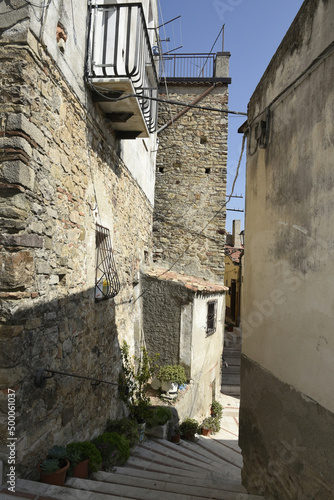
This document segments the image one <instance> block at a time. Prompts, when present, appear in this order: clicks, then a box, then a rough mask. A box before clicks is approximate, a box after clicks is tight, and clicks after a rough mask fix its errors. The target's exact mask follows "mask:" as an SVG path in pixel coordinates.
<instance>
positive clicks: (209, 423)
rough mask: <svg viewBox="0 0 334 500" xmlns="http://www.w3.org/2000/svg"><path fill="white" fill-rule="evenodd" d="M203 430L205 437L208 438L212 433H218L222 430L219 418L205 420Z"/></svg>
mask: <svg viewBox="0 0 334 500" xmlns="http://www.w3.org/2000/svg"><path fill="white" fill-rule="evenodd" d="M201 429H202V434H203V436H208V435H209V434H211V432H212V433H214V432H218V431H219V429H220V423H219V419H218V418H217V417H207V418H205V419H204V420H203V422H202V425H201Z"/></svg>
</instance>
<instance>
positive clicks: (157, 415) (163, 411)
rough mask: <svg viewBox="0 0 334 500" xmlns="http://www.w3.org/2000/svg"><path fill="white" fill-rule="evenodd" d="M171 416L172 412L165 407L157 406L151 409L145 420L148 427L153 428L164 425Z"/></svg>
mask: <svg viewBox="0 0 334 500" xmlns="http://www.w3.org/2000/svg"><path fill="white" fill-rule="evenodd" d="M172 416H173V413H172V410H171V409H170V408H167V407H166V406H158V408H152V409H151V410H150V412H149V415H148V417H147V418H146V424H147V426H148V427H155V426H157V425H165V424H166V423H167V422H168V421H169V420H171V418H172Z"/></svg>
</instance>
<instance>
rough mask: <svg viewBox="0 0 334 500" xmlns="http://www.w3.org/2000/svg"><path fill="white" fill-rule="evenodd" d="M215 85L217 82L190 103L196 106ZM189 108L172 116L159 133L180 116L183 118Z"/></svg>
mask: <svg viewBox="0 0 334 500" xmlns="http://www.w3.org/2000/svg"><path fill="white" fill-rule="evenodd" d="M215 86H216V84H215V83H214V84H213V85H211V87H209V88H208V89H206V91H205V92H203V94H201V95H199V96H198V97H196V99H195V100H194V101H192V102H191V103H190V105H191V106H194V105H195V104H197V103H198V102H200V101H201V100H202V99H204V97H206V96H207V95H208V94H209V93H210V92H211V90H213V89H214V88H215ZM189 109H190V107H189V108H185V109H183V110H182V111H180V112H179V113H178V114H177V115H176V116H175V117H174V118H171V119H170V120H168V122H167V123H165V125H163V126H162V127H160V128H159V130H158V131H157V134H160V132H162V131H163V130H165V128H167V127H169V126H170V125H171V124H172V123H174V122H175V121H177V120H178V119H179V118H181V116H183V115H184V114H185V113H187V112H188V111H189Z"/></svg>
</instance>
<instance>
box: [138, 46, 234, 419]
mask: <svg viewBox="0 0 334 500" xmlns="http://www.w3.org/2000/svg"><path fill="white" fill-rule="evenodd" d="M229 57H230V54H229V53H225V52H224V53H219V54H208V55H196V54H192V55H190V54H186V55H183V54H178V55H177V56H175V57H174V56H173V57H171V58H169V57H168V56H166V57H164V58H163V61H162V64H161V68H162V71H163V74H162V78H161V85H160V90H159V97H160V98H161V99H162V100H168V101H172V102H174V104H173V105H172V106H171V105H170V104H168V103H164V102H162V103H160V105H159V113H158V131H157V133H158V138H159V150H158V155H157V170H156V184H155V203H154V215H153V218H154V222H153V244H154V258H153V260H154V262H155V264H156V266H157V268H156V271H154V272H150V271H148V272H147V273H146V275H145V277H144V283H145V284H146V292H145V294H144V297H143V311H144V316H143V326H144V332H145V341H146V345H147V346H148V349H149V351H150V352H152V353H154V352H159V353H160V361H161V362H162V363H164V364H175V363H177V364H181V365H182V366H184V367H185V369H186V373H187V375H188V377H190V378H191V380H192V382H193V383H192V386H191V390H190V391H188V393H187V397H186V399H185V400H184V401H183V407H182V410H181V409H180V412H181V414H182V415H181V416H182V417H186V416H191V417H196V418H202V417H203V416H207V414H208V412H209V408H210V404H211V402H212V400H213V399H215V398H216V397H217V395H218V393H219V391H220V379H221V362H222V350H223V331H224V330H223V327H224V321H225V292H226V290H227V288H226V287H225V286H224V245H225V217H226V210H225V204H224V203H225V197H226V162H227V123H228V119H227V110H228V108H227V104H228V84H229V83H230V82H231V79H230V78H229V74H228V73H229V72H228V67H229ZM199 65H201V66H202V69H201V71H199V73H198V72H197V74H196V75H195V74H194V73H192V72H193V70H191V71H192V72H191V71H190V72H189V70H188V68H189V67H191V68H195V73H196V71H197V69H196V68H197V67H198V66H199ZM166 86H167V88H168V92H167V90H166ZM177 102H180V103H183V104H185V103H186V104H190V105H194V106H196V105H197V106H198V107H201V108H204V109H196V107H194V108H191V107H187V106H184V105H183V106H182V105H175V103H177ZM205 108H209V109H205ZM210 108H211V109H212V108H214V109H215V110H216V111H215V112H213V111H212V110H211V111H210ZM220 110H221V111H222V112H220ZM217 111H218V112H217ZM160 267H161V269H159V268H160ZM185 283H187V284H186V285H185ZM199 283H200V284H199ZM191 284H193V288H191ZM197 284H198V288H197ZM188 285H189V286H188ZM210 290H211V291H212V290H213V292H212V293H213V296H211V293H210ZM209 318H210V319H209ZM210 321H211V322H214V323H215V327H214V329H213V331H212V334H211V333H208V331H209V330H210V328H209V327H208V324H209V323H210Z"/></svg>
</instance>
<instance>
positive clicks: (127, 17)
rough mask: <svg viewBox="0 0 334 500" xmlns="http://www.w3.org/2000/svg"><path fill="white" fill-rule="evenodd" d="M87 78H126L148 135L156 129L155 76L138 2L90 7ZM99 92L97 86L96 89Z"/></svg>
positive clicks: (144, 24)
mask: <svg viewBox="0 0 334 500" xmlns="http://www.w3.org/2000/svg"><path fill="white" fill-rule="evenodd" d="M87 76H88V79H89V80H90V81H91V83H92V84H93V85H94V79H103V80H104V81H107V80H108V79H109V80H112V79H118V80H119V79H130V80H131V83H132V85H133V88H134V91H135V94H136V95H138V96H140V98H139V99H138V102H139V105H140V107H141V110H142V113H143V115H144V118H145V121H146V124H147V127H148V130H149V132H153V131H154V130H155V127H156V113H157V103H156V101H153V100H151V99H145V97H153V98H156V97H157V95H158V75H157V72H156V68H155V61H154V58H153V54H152V49H151V43H150V39H149V35H148V30H147V26H146V21H145V17H144V12H143V8H142V4H141V3H127V4H121V3H119V4H113V5H111V4H102V3H98V2H96V3H95V4H92V5H90V22H89V42H88V57H87ZM99 91H101V86H99Z"/></svg>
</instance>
